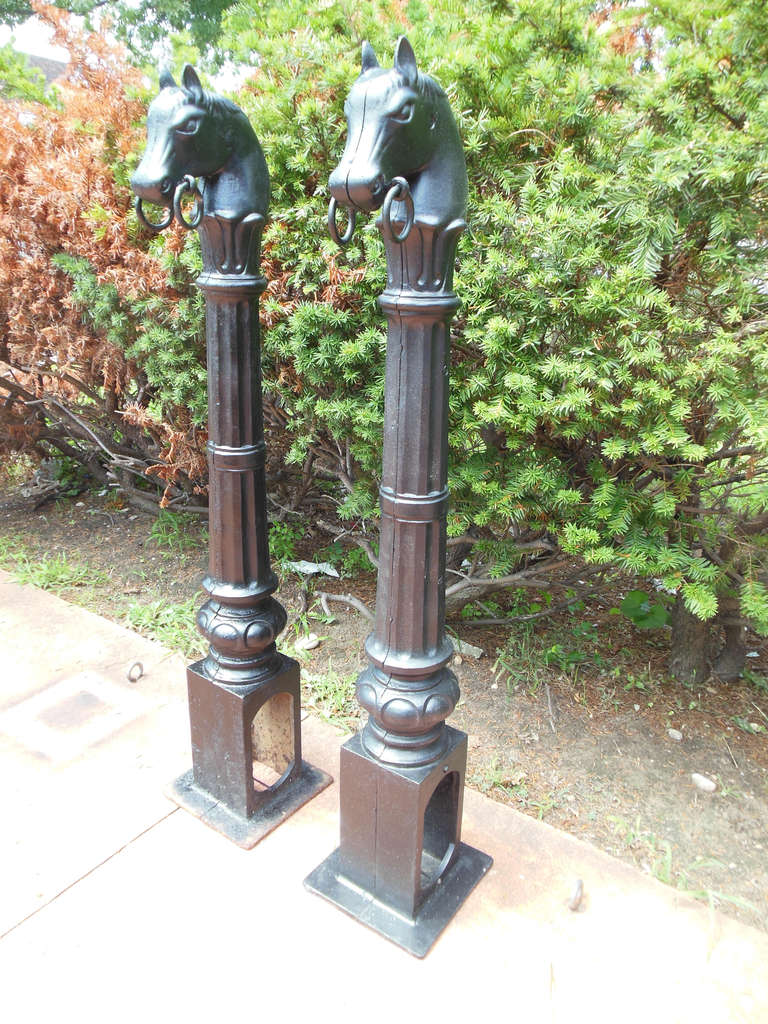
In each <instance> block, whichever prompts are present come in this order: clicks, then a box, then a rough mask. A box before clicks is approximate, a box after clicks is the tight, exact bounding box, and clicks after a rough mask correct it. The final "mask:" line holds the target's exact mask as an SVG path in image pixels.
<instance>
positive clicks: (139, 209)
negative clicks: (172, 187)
mask: <svg viewBox="0 0 768 1024" xmlns="http://www.w3.org/2000/svg"><path fill="white" fill-rule="evenodd" d="M142 202H143V201H142V198H141V196H136V201H135V202H134V204H133V208H134V210H135V211H136V216H137V217H138V218H139V220H140V221H141V223H142V224H143V225H144V227H145V228H149V230H150V231H155V232H157V231H164V230H165V229H166V228H167V227H168V226H169V225H170V223H171V221H172V220H173V210H172V209H170V208H169V209H168V216H167V217H166V218H165V220H161V221H160V223H159V224H153V223H152V221H151V220H147V217H146V214H145V213H144V206H143V205H142Z"/></svg>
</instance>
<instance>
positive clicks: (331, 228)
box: [328, 196, 357, 249]
mask: <svg viewBox="0 0 768 1024" xmlns="http://www.w3.org/2000/svg"><path fill="white" fill-rule="evenodd" d="M337 209H338V203H337V202H336V199H335V197H333V196H332V197H331V201H330V203H329V204H328V233H329V234H330V236H331V238H332V239H333V240H334V242H335V243H336V245H338V246H341V248H342V249H343V248H344V246H345V245H349V243H350V242H351V241H352V235H354V233H355V220H356V219H357V214H356V213H355V211H354V210H350V209H347V227H346V230H345V232H344V234H343V235H340V234H339V229H338V228H337V227H336V210H337Z"/></svg>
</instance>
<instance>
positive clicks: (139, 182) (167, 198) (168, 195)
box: [131, 164, 176, 206]
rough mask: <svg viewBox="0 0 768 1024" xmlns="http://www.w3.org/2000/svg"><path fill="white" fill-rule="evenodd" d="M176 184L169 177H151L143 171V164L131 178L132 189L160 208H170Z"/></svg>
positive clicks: (141, 197) (140, 196)
mask: <svg viewBox="0 0 768 1024" xmlns="http://www.w3.org/2000/svg"><path fill="white" fill-rule="evenodd" d="M175 186H176V182H175V181H174V180H173V178H171V177H170V176H169V175H165V176H159V175H149V174H147V173H146V172H143V171H142V168H141V164H139V166H138V167H137V168H136V170H135V171H134V173H133V174H132V176H131V188H132V189H133V191H134V192H135V193H136V195H137V196H138V197H139V199H145V200H146V201H147V202H149V203H157V204H158V206H170V205H171V203H172V202H173V192H174V188H175Z"/></svg>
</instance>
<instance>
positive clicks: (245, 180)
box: [200, 136, 269, 276]
mask: <svg viewBox="0 0 768 1024" xmlns="http://www.w3.org/2000/svg"><path fill="white" fill-rule="evenodd" d="M268 203H269V174H268V172H267V165H266V162H265V160H264V154H263V153H262V151H261V147H260V146H259V143H258V142H257V140H256V137H255V136H253V141H252V142H251V141H250V140H248V145H247V146H240V147H239V149H238V150H236V151H235V152H233V153H232V155H231V156H230V158H229V160H228V161H227V163H226V164H225V166H224V167H223V169H222V170H221V171H220V172H219V173H218V174H217V175H216V176H215V177H213V178H208V179H206V182H205V192H204V198H203V209H204V213H203V219H202V221H201V223H200V241H201V246H202V255H203V271H204V275H210V274H224V275H227V276H229V275H233V274H234V275H244V274H245V275H249V274H250V275H254V274H258V272H259V271H258V265H259V255H260V249H261V232H262V229H263V227H264V219H265V217H266V214H267V205H268Z"/></svg>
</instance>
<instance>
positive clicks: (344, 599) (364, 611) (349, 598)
mask: <svg viewBox="0 0 768 1024" xmlns="http://www.w3.org/2000/svg"><path fill="white" fill-rule="evenodd" d="M317 596H318V597H319V598H320V607H321V608H322V609H323V611H324V612H325V614H326V615H328V616H330V615H331V610H330V608H329V607H328V602H329V601H337V602H338V603H339V604H346V605H349V607H350V608H354V609H355V610H356V611H358V612H360V614H361V615H363V616H365V618H366V619H368V620H369V621H370V622H373V619H374V616H373V612H372V611H371V609H370V608H369V607H368V605H367V604H365V603H364V602H363V601H361V600H360V599H359V598H357V597H355V596H354V594H329V593H327V592H326V591H325V590H320V591H318V593H317Z"/></svg>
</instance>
